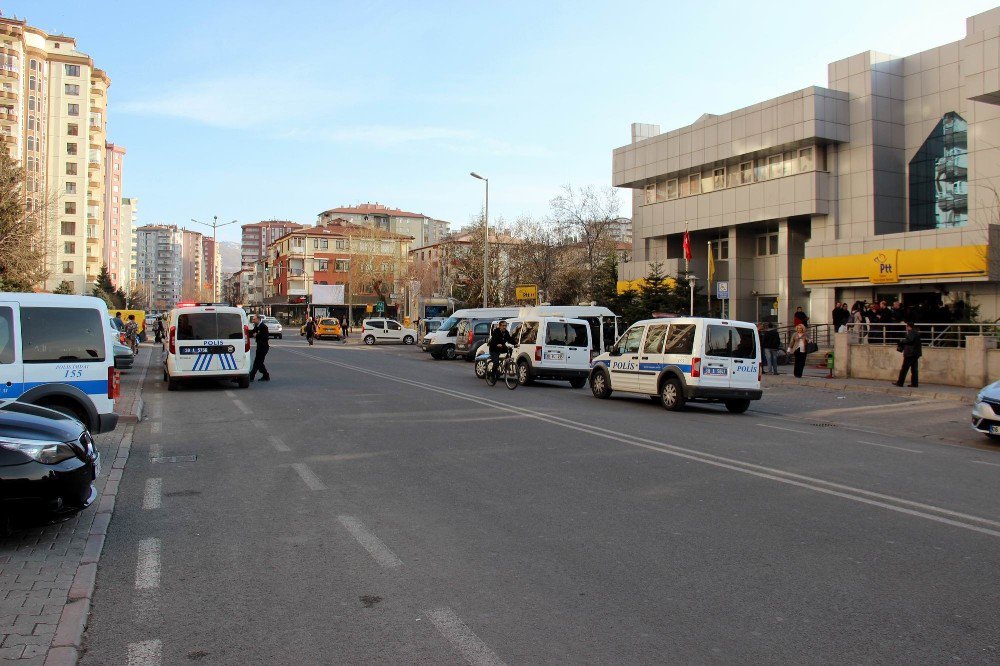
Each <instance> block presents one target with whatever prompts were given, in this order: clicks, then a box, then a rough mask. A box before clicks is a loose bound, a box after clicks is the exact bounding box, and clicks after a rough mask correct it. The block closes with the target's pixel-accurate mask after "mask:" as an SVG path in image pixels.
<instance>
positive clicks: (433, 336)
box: [420, 308, 520, 359]
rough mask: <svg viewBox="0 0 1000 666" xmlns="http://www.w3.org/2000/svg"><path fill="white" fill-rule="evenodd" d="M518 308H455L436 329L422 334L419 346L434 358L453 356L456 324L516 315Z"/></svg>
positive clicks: (456, 331)
mask: <svg viewBox="0 0 1000 666" xmlns="http://www.w3.org/2000/svg"><path fill="white" fill-rule="evenodd" d="M519 311H520V308H466V309H464V310H455V312H454V314H452V315H451V316H450V317H448V318H447V319H446V320H444V322H442V323H441V326H440V327H439V328H438V330H436V331H434V332H433V333H429V334H428V335H426V336H424V339H423V340H422V341H421V343H420V346H421V348H422V349H423V350H424V351H427V352H430V353H431V356H433V357H434V358H437V359H440V358H447V359H453V358H455V338H456V336H457V335H458V325H459V323H461V322H462V321H464V320H466V319H473V318H475V319H491V320H492V319H506V318H508V317H516V316H517V313H518V312H519Z"/></svg>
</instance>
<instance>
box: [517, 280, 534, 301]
mask: <svg viewBox="0 0 1000 666" xmlns="http://www.w3.org/2000/svg"><path fill="white" fill-rule="evenodd" d="M514 298H516V299H517V300H519V301H537V300H538V285H537V284H519V285H517V286H516V287H515V288H514Z"/></svg>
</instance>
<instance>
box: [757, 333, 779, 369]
mask: <svg viewBox="0 0 1000 666" xmlns="http://www.w3.org/2000/svg"><path fill="white" fill-rule="evenodd" d="M760 347H761V349H763V350H764V360H765V362H766V363H767V365H768V368H769V369H770V372H771V374H772V375H776V374H778V350H779V349H781V336H780V335H778V331H777V330H775V328H774V324H772V323H771V322H767V323H764V324H761V331H760Z"/></svg>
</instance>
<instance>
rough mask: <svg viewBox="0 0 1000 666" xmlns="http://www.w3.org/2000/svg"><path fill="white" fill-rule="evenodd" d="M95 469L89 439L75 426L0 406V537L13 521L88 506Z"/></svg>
mask: <svg viewBox="0 0 1000 666" xmlns="http://www.w3.org/2000/svg"><path fill="white" fill-rule="evenodd" d="M100 468H101V456H100V453H98V451H97V449H96V448H95V446H94V439H93V437H91V435H90V433H89V432H88V431H87V428H86V427H85V426H84V425H83V424H82V423H80V422H79V421H78V420H76V419H74V418H72V417H70V416H67V415H65V414H62V413H60V412H57V411H54V410H51V409H46V408H44V407H38V406H36V405H29V404H26V403H22V402H17V401H15V400H8V401H6V402H3V403H2V404H0V535H4V534H7V533H9V531H10V529H11V526H12V522H11V521H12V519H13V518H14V517H15V516H18V517H20V516H25V515H28V514H30V513H39V514H42V515H43V516H46V515H53V516H63V515H70V514H73V513H76V512H78V511H81V510H82V509H85V508H87V507H88V506H90V505H91V503H93V501H94V499H95V498H96V497H97V489H96V488H95V487H94V480H95V479H96V478H97V475H98V474H99V473H100Z"/></svg>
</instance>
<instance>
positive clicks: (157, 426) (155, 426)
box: [149, 421, 163, 435]
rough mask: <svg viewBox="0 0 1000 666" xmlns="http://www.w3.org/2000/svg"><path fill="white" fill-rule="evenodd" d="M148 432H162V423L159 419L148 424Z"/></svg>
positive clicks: (155, 433) (156, 433)
mask: <svg viewBox="0 0 1000 666" xmlns="http://www.w3.org/2000/svg"><path fill="white" fill-rule="evenodd" d="M149 432H151V433H152V434H154V435H158V434H160V433H161V432H163V424H162V423H160V422H159V421H153V422H152V423H150V424H149Z"/></svg>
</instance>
